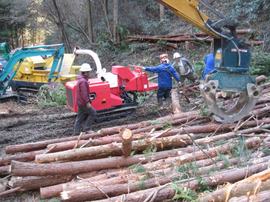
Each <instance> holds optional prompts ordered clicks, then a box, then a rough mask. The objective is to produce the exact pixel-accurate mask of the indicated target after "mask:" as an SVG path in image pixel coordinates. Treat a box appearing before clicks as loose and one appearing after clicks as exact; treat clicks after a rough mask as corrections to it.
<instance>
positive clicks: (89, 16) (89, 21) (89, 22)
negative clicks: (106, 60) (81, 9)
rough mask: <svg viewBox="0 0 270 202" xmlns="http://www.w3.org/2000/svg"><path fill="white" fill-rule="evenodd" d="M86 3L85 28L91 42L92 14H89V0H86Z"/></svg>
mask: <svg viewBox="0 0 270 202" xmlns="http://www.w3.org/2000/svg"><path fill="white" fill-rule="evenodd" d="M86 3H87V25H88V26H87V28H88V35H89V42H90V44H92V43H93V27H92V15H91V0H86Z"/></svg>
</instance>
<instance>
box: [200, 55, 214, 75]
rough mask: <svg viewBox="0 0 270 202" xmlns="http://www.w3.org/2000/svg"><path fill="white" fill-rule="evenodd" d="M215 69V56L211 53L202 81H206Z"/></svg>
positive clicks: (206, 62) (206, 61) (208, 56)
mask: <svg viewBox="0 0 270 202" xmlns="http://www.w3.org/2000/svg"><path fill="white" fill-rule="evenodd" d="M214 69H215V64H214V54H213V53H210V54H208V55H207V56H206V58H205V68H204V72H203V77H202V80H204V79H205V76H206V74H208V73H209V72H211V71H213V70H214Z"/></svg>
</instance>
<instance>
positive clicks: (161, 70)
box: [143, 54, 181, 106]
mask: <svg viewBox="0 0 270 202" xmlns="http://www.w3.org/2000/svg"><path fill="white" fill-rule="evenodd" d="M157 57H158V58H159V61H160V63H161V65H159V66H157V67H143V69H145V71H150V72H154V73H158V91H157V99H158V105H159V106H162V105H163V98H165V100H166V102H167V105H168V106H170V105H171V90H172V77H173V78H175V79H176V80H177V81H178V83H179V85H180V84H181V81H180V78H179V77H178V75H177V73H176V71H175V69H174V68H173V67H172V66H171V65H170V63H169V58H168V54H162V55H160V56H157Z"/></svg>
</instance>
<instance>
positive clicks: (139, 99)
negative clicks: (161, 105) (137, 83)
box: [136, 92, 151, 104]
mask: <svg viewBox="0 0 270 202" xmlns="http://www.w3.org/2000/svg"><path fill="white" fill-rule="evenodd" d="M136 95H137V102H138V103H139V104H143V103H144V102H145V101H147V100H148V99H149V97H150V96H151V93H150V92H145V93H139V92H137V93H136Z"/></svg>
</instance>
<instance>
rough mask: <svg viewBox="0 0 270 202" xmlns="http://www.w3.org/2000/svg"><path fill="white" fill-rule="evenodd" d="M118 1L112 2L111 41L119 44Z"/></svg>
mask: <svg viewBox="0 0 270 202" xmlns="http://www.w3.org/2000/svg"><path fill="white" fill-rule="evenodd" d="M118 26H119V22H118V0H113V40H114V41H115V42H119V41H120V39H119V32H118Z"/></svg>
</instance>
